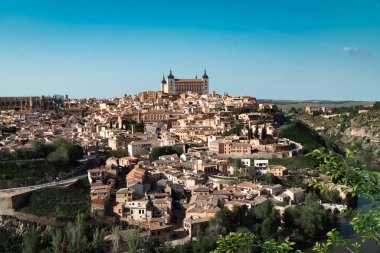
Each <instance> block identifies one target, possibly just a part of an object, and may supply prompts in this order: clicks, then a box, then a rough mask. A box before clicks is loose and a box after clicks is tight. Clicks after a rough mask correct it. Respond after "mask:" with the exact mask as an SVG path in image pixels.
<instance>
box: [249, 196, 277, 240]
mask: <svg viewBox="0 0 380 253" xmlns="http://www.w3.org/2000/svg"><path fill="white" fill-rule="evenodd" d="M254 213H255V216H256V218H257V219H258V220H259V221H260V222H258V226H257V228H256V231H257V232H258V235H259V237H260V238H262V239H265V240H267V239H272V238H277V236H278V233H277V230H278V227H279V225H280V224H281V219H280V214H279V213H278V211H277V210H276V209H275V208H274V205H273V203H272V202H271V201H269V200H266V201H264V202H263V203H261V204H260V205H258V206H257V207H256V208H255V210H254Z"/></svg>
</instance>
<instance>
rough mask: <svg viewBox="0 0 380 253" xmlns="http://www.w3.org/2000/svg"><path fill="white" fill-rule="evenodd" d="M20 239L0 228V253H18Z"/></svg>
mask: <svg viewBox="0 0 380 253" xmlns="http://www.w3.org/2000/svg"><path fill="white" fill-rule="evenodd" d="M21 244H22V238H21V237H20V236H17V235H16V233H12V232H11V231H8V230H7V229H5V228H2V227H0V252H10V253H18V252H20V245H21Z"/></svg>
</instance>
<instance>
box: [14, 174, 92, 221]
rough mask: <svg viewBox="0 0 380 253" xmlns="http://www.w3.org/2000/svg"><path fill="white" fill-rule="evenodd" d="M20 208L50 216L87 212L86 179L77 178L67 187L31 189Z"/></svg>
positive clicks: (88, 200)
mask: <svg viewBox="0 0 380 253" xmlns="http://www.w3.org/2000/svg"><path fill="white" fill-rule="evenodd" d="M20 210H21V211H22V212H25V213H30V214H34V215H37V216H52V217H75V216H76V215H77V213H84V214H88V213H89V210H90V192H89V185H88V181H87V180H86V179H82V180H78V181H77V182H76V183H74V184H72V185H71V186H69V187H67V188H62V187H48V188H43V189H38V190H36V191H33V192H32V193H31V194H30V196H29V197H28V199H27V201H25V203H24V205H23V206H22V207H21V209H20Z"/></svg>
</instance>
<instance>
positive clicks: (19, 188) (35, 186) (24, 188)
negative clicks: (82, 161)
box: [0, 173, 87, 192]
mask: <svg viewBox="0 0 380 253" xmlns="http://www.w3.org/2000/svg"><path fill="white" fill-rule="evenodd" d="M85 177H87V173H86V174H83V175H80V176H76V177H71V178H68V179H63V180H60V181H57V182H50V183H45V184H38V185H31V186H24V187H16V188H8V189H1V190H0V192H17V191H28V190H29V191H33V190H37V189H42V188H46V187H51V186H59V185H65V184H69V183H73V182H75V181H76V180H78V179H82V178H85Z"/></svg>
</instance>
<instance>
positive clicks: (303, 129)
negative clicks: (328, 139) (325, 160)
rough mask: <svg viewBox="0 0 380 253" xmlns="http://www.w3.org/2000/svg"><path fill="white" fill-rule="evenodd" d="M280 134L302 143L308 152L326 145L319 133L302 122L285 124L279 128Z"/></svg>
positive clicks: (282, 136)
mask: <svg viewBox="0 0 380 253" xmlns="http://www.w3.org/2000/svg"><path fill="white" fill-rule="evenodd" d="M278 135H279V136H280V137H281V138H288V139H291V140H292V141H295V142H298V143H301V144H302V145H303V146H304V149H305V151H306V152H310V151H312V150H314V149H317V148H320V147H324V146H325V145H326V144H325V142H324V140H323V138H322V137H321V136H319V135H318V133H316V132H314V131H313V130H311V129H310V128H309V127H308V126H306V125H305V124H303V123H301V122H295V123H294V124H291V125H286V126H283V127H281V128H280V129H279V131H278Z"/></svg>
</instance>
